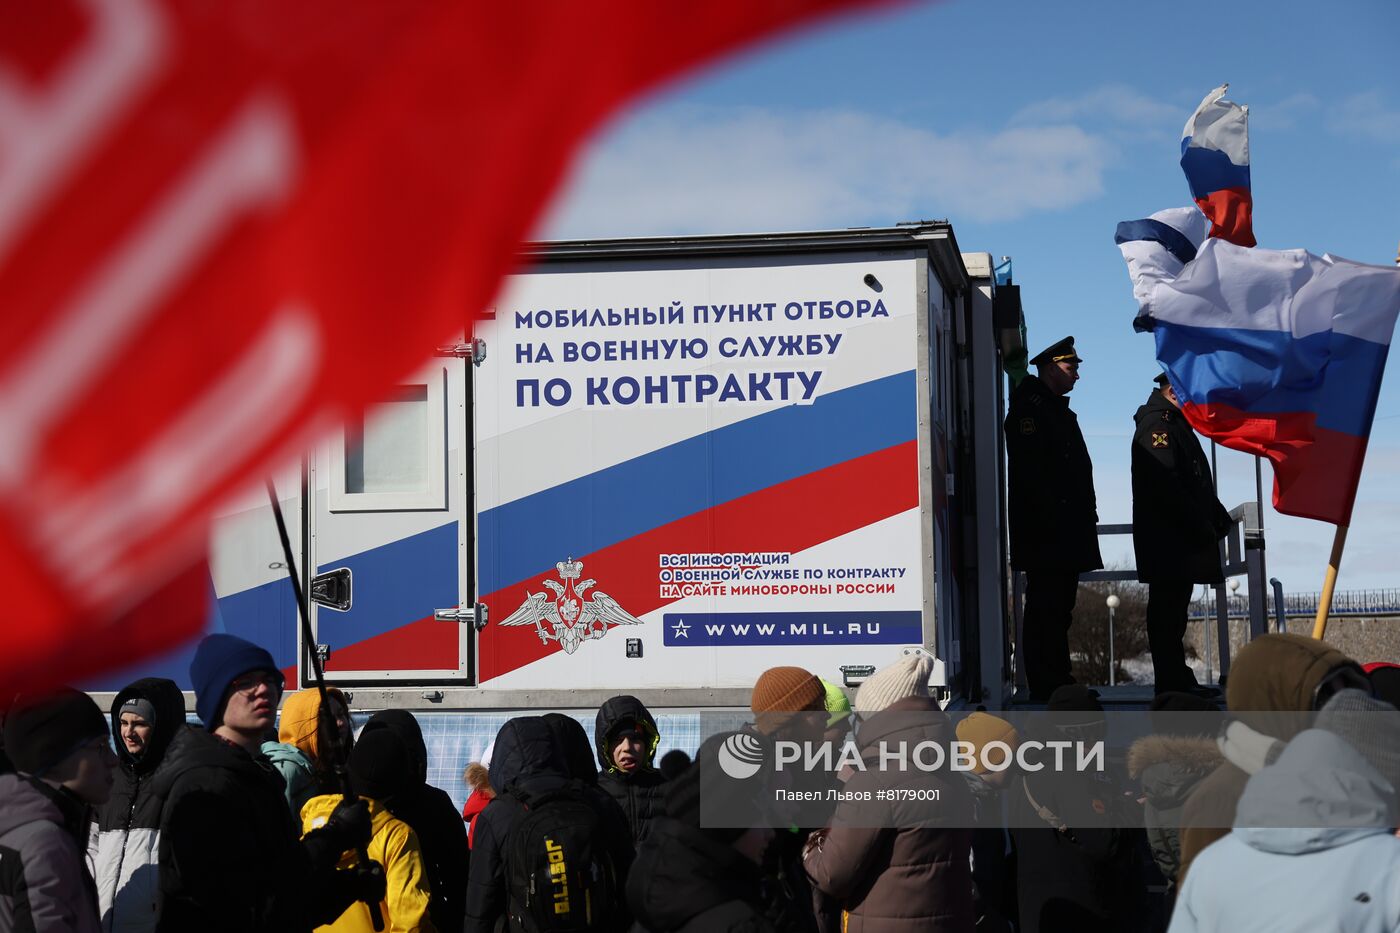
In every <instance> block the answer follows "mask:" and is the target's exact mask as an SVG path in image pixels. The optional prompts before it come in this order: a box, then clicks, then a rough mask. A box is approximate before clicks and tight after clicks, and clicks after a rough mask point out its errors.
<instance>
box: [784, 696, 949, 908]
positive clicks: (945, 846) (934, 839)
mask: <svg viewBox="0 0 1400 933" xmlns="http://www.w3.org/2000/svg"><path fill="white" fill-rule="evenodd" d="M953 739H954V734H953V725H952V723H951V722H950V721H949V720H948V717H947V715H946V714H944V713H943V711H942V710H941V709H940V708H939V706H938V704H937V703H936V702H935V701H934V700H932V699H930V698H928V697H917V696H915V697H906V698H905V699H902V700H898V701H897V702H895V703H893V704H892V705H890V706H889V707H887V708H886V709H885V710H884V711H882V712H880V713H877V714H875V715H874V716H872V717H871V718H870V719H868V720H867V721H866V722H865V723H864V725H862V727H861V729H860V732H859V735H858V745H859V749H860V754H861V758H862V759H863V760H864V761H865V762H866V766H867V767H866V769H865V770H863V771H857V772H856V773H855V774H854V775H852V777H851V778H850V780H848V781H847V782H846V787H845V789H846V790H847V791H849V792H850V793H852V794H856V795H867V799H877V800H878V799H879V798H878V797H876V796H875V795H876V794H877V793H879V792H880V791H883V790H898V789H909V790H929V789H935V788H936V789H937V790H938V791H939V792H940V795H941V796H940V800H939V802H938V803H937V804H935V805H930V804H929V803H928V802H926V801H925V802H918V801H897V802H895V803H891V804H886V803H878V804H873V805H872V804H871V803H866V802H855V803H853V802H850V801H842V802H841V803H840V804H838V805H837V808H836V813H835V815H834V816H833V818H832V824H831V829H830V830H829V831H828V832H827V834H826V838H825V839H824V840H823V841H822V842H821V844H820V845H819V846H817V847H814V848H812V849H810V850H809V851H808V854H807V856H806V859H805V865H806V868H807V874H808V875H810V876H811V878H812V883H813V884H814V885H815V886H816V887H817V888H819V889H820V890H822V891H823V892H825V893H826V894H828V895H830V896H831V897H833V898H834V899H835V900H837V901H838V902H839V903H840V904H841V906H842V907H843V908H844V909H845V910H846V911H847V912H848V914H849V917H848V918H847V924H846V930H847V931H848V933H916V931H917V933H954V931H957V933H961V931H971V930H972V926H973V920H974V918H973V912H972V866H971V861H970V859H969V856H970V854H971V851H972V830H971V829H967V828H962V827H956V826H954V825H939V824H940V822H941V821H940V819H939V815H940V813H942V814H945V815H950V814H961V815H963V816H966V815H967V814H969V813H971V812H972V799H971V794H970V792H969V791H968V788H967V782H966V781H964V780H963V779H962V778H961V777H959V776H958V775H955V774H952V773H951V772H944V773H932V774H930V773H928V772H925V771H921V770H918V769H913V768H911V769H909V770H905V771H901V770H898V769H896V768H889V769H885V768H882V767H881V766H880V763H879V754H880V753H879V750H878V749H879V746H880V745H881V743H883V744H884V745H885V746H887V747H897V746H899V745H901V744H903V745H904V747H906V748H912V747H913V746H915V745H917V744H919V743H921V742H933V743H935V744H937V745H939V746H940V747H943V748H947V747H948V746H949V743H950V742H952V741H953ZM950 822H955V821H950Z"/></svg>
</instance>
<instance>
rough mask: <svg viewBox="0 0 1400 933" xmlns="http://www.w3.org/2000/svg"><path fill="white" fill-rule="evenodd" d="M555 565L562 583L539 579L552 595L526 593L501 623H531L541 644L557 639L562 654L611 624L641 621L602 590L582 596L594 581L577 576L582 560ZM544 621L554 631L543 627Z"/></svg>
mask: <svg viewBox="0 0 1400 933" xmlns="http://www.w3.org/2000/svg"><path fill="white" fill-rule="evenodd" d="M554 566H555V568H556V569H557V570H558V571H559V579H560V580H562V581H563V583H562V584H561V583H555V582H554V581H553V580H542V581H540V582H542V583H543V584H544V585H545V586H547V587H549V588H550V589H551V590H553V591H554V598H553V599H550V598H549V595H548V594H546V593H529V592H527V593H526V594H525V602H524V603H523V604H521V606H520V608H519V609H517V610H515V611H514V612H513V613H511V614H510V616H509V617H507V618H506V619H505V620H504V621H502V622H501V623H500V624H501V625H533V626H534V627H535V634H536V635H538V636H540V643H541V644H544V645H547V644H549V643H550V642H551V641H557V642H559V647H561V648H563V649H564V653H565V654H573V653H574V652H575V651H577V650H578V646H579V645H581V644H583V643H584V642H585V641H588V640H590V639H593V638H602V637H603V636H604V635H606V634H608V626H610V625H641V624H642V620H641V619H639V618H637V617H636V616H634V615H632V614H631V613H630V612H628V611H627V610H626V609H623V608H622V607H621V606H619V605H618V604H617V600H615V599H613V598H612V597H611V596H609V595H608V594H607V593H604V592H603V591H602V590H594V592H593V598H592V599H584V598H583V594H584V593H586V592H587V591H588V590H589V589H590V588H591V587H592V586H593V585H594V584H595V583H596V582H597V581H596V580H580V579H579V577H580V576H581V575H582V574H583V561H581V560H574V559H573V558H572V557H570V558H569V559H568V560H566V561H561V562H560V563H557V564H555V565H554ZM546 622H548V623H549V625H550V628H552V629H553V631H550V629H549V628H546V627H545V623H546Z"/></svg>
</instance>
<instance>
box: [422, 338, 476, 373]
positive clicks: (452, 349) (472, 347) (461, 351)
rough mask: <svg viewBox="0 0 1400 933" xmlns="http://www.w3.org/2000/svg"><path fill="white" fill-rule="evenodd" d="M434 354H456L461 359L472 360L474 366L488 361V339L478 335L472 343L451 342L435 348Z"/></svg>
mask: <svg viewBox="0 0 1400 933" xmlns="http://www.w3.org/2000/svg"><path fill="white" fill-rule="evenodd" d="M433 355H434V356H455V357H456V358H457V359H459V360H470V361H471V364H472V365H473V366H480V365H481V364H482V363H484V362H486V341H485V340H482V339H481V338H480V337H477V338H476V339H475V340H473V341H472V342H471V343H450V344H447V345H446V346H441V347H437V348H436V349H434V350H433Z"/></svg>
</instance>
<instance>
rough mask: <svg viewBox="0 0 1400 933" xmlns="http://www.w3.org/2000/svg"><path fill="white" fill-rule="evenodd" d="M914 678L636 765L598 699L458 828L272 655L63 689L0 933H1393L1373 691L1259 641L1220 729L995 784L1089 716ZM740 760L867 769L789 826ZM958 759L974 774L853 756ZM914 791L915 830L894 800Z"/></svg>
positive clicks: (1096, 717) (895, 670) (922, 666)
mask: <svg viewBox="0 0 1400 933" xmlns="http://www.w3.org/2000/svg"><path fill="white" fill-rule="evenodd" d="M931 673H932V670H931V662H930V660H929V658H928V657H927V656H926V655H922V654H917V653H916V654H909V655H905V656H903V657H901V658H900V659H899V660H898V661H897V662H896V663H894V664H892V665H890V666H888V667H886V668H884V669H881V670H879V671H877V672H876V673H875V674H873V675H872V676H870V677H869V678H867V679H866V680H865V681H864V682H863V683H862V684H861V685H860V686H859V688H858V689H857V690H856V691H855V692H854V696H850V695H848V693H847V692H846V691H845V690H843V689H841V688H840V687H837V686H835V685H832V684H829V683H826V682H824V681H822V680H821V679H820V678H818V677H817V676H815V675H813V674H812V673H810V672H808V671H806V670H803V669H801V668H796V667H776V668H772V669H769V670H767V671H765V672H764V673H763V674H762V675H761V676H760V677H759V678H758V680H757V681H756V683H755V684H754V688H753V691H752V704H751V712H752V720H751V722H749V723H748V724H746V725H744V726H743V727H742V729H741V730H740V731H739V732H737V733H736V732H722V733H720V734H717V735H713V736H711V737H709V738H707V739H706V740H705V741H704V742H703V743H702V744H701V745H700V747H699V749H698V751H697V753H696V755H695V756H694V759H693V760H692V759H691V758H690V756H689V755H687V754H685V753H684V752H680V751H672V752H670V753H668V754H667V755H666V756H664V757H663V758H662V760H660V761H658V760H657V753H658V751H659V749H660V747H661V742H662V735H661V731H660V729H659V728H658V725H657V721H656V718H655V717H654V716H653V715H652V713H651V712H650V711H649V710H648V709H647V707H646V706H645V705H644V704H643V703H642V702H641V701H639V700H638V699H637V698H635V697H631V696H617V697H613V698H612V699H609V700H608V701H607V702H605V703H604V704H603V705H602V706H601V707H600V708H599V710H598V711H597V716H596V719H595V725H594V730H593V736H592V739H591V740H590V738H589V736H588V735H587V733H586V732H585V729H584V727H583V726H582V725H581V724H580V723H579V721H578V720H577V719H575V718H573V717H572V716H568V715H563V714H560V713H547V714H544V715H537V716H536V715H525V716H517V717H514V718H512V719H510V720H508V721H507V722H506V723H505V724H504V726H502V727H501V729H500V731H499V733H498V734H497V736H496V739H495V742H494V744H493V745H492V747H491V754H490V759H489V763H482V762H471V763H469V764H468V765H467V768H466V771H465V774H464V780H465V782H466V784H467V789H468V790H469V791H470V793H469V795H468V796H467V800H466V805H465V806H464V807H463V808H462V809H461V810H460V811H459V810H458V808H457V807H456V806H455V804H454V803H453V802H452V799H451V797H450V796H449V795H448V794H447V793H446V792H445V791H444V790H442V789H441V788H437V787H433V786H431V785H429V784H428V783H427V775H428V753H427V748H426V746H425V743H424V740H423V734H422V731H421V729H420V727H419V724H418V721H417V719H416V718H415V717H414V716H413V715H412V714H411V713H408V712H406V711H402V710H386V711H381V712H378V713H375V714H374V715H373V716H371V717H370V718H369V720H368V721H367V722H366V723H365V725H364V726H363V727H362V728H361V729H360V731H359V733H358V735H355V734H354V732H353V729H352V726H351V720H350V704H349V702H348V701H347V698H346V696H345V694H344V693H342V692H341V691H339V690H336V689H334V688H327V689H326V690H325V691H324V692H321V691H318V690H303V691H299V692H297V693H294V694H292V695H290V696H288V697H287V698H286V699H285V701H283V698H282V696H281V694H282V691H283V687H284V684H283V677H282V674H281V673H280V672H279V670H278V668H277V667H276V665H275V663H274V662H273V659H272V656H271V655H270V654H269V653H268V652H267V651H265V650H264V649H262V648H260V647H258V646H256V645H254V644H251V643H250V642H247V641H244V640H242V639H240V638H236V637H234V636H231V635H224V634H220V635H212V636H209V637H208V638H206V639H205V640H204V641H203V642H202V643H201V644H200V646H199V648H198V651H197V652H196V655H195V658H194V661H193V664H192V666H191V679H192V682H193V685H194V694H195V710H194V711H193V712H194V713H195V714H196V715H197V717H198V720H199V725H192V724H189V722H188V720H189V716H188V711H187V710H186V708H185V703H184V699H183V694H182V693H181V691H180V690H179V688H178V687H177V686H176V685H175V684H174V683H173V682H171V681H168V680H161V679H143V680H138V681H136V682H135V683H133V684H131V685H130V686H128V687H127V688H126V689H124V690H122V691H120V692H119V693H118V694H117V695H116V697H115V699H114V700H113V703H112V706H111V709H110V711H109V713H108V714H106V715H104V713H103V712H102V711H101V710H100V709H99V708H98V706H97V705H96V703H94V702H93V700H92V699H91V698H90V697H89V696H88V695H87V694H85V693H81V692H78V691H74V690H67V689H65V690H59V691H57V692H53V693H48V694H44V695H42V696H27V697H20V698H18V699H17V700H16V701H15V702H14V703H13V705H12V706H11V707H10V709H9V710H8V712H7V714H6V716H5V722H4V730H3V736H4V745H3V756H0V770H3V773H0V931H3V933H10V931H30V930H33V931H59V930H63V931H80V933H88V931H193V930H214V931H218V930H229V931H233V930H240V931H242V930H268V931H310V930H313V929H324V930H334V931H345V933H348V931H356V933H358V931H368V930H372V929H375V928H376V924H378V925H379V927H380V928H382V929H385V930H391V931H444V930H452V931H456V930H463V931H466V933H492V931H497V930H526V931H534V930H551V929H553V930H564V929H567V930H589V929H595V930H615V931H628V930H635V931H644V933H680V931H686V933H702V931H703V933H708V931H782V933H788V931H792V933H797V931H802V933H838V931H840V933H860V931H871V933H916V931H934V933H953V931H957V933H972V931H997V933H1011V931H1021V933H1059V931H1074V933H1083V931H1106V933H1107V931H1113V933H1124V931H1127V933H1132V931H1142V933H1148V931H1158V930H1169V931H1170V933H1194V931H1222V933H1223V931H1249V930H1260V931H1263V930H1270V931H1274V930H1302V929H1309V930H1311V929H1329V930H1343V931H1372V930H1377V931H1380V930H1397V929H1400V838H1397V835H1396V827H1397V824H1400V807H1397V788H1400V716H1394V715H1380V714H1384V713H1391V714H1393V713H1395V711H1396V710H1395V707H1394V706H1393V705H1391V702H1387V701H1393V700H1395V699H1396V694H1397V692H1400V691H1397V689H1396V688H1397V686H1398V684H1397V681H1400V668H1397V667H1395V666H1391V665H1384V666H1381V667H1380V668H1379V669H1376V670H1373V671H1370V672H1369V673H1368V671H1367V670H1364V669H1363V668H1362V667H1361V666H1359V665H1358V664H1356V663H1355V662H1354V661H1352V660H1351V659H1349V658H1347V657H1346V656H1344V655H1342V654H1341V653H1340V652H1338V651H1336V650H1335V649H1333V648H1330V647H1328V646H1327V645H1325V644H1323V643H1322V642H1319V641H1314V640H1313V639H1309V638H1304V637H1301V636H1294V635H1274V634H1271V635H1265V636H1262V637H1260V638H1257V639H1255V640H1254V641H1253V642H1251V643H1250V644H1249V645H1248V646H1247V647H1246V648H1245V649H1244V650H1242V651H1241V652H1240V654H1239V656H1238V658H1237V659H1236V661H1235V663H1234V666H1233V670H1232V675H1231V678H1230V680H1229V684H1228V688H1227V689H1228V695H1227V699H1228V701H1229V708H1230V709H1231V710H1232V714H1231V716H1230V717H1228V718H1227V717H1226V716H1225V714H1224V713H1222V712H1221V711H1220V710H1219V708H1218V707H1217V706H1216V704H1215V703H1214V702H1213V701H1212V700H1210V699H1209V698H1204V697H1201V696H1199V695H1197V694H1195V693H1191V692H1167V693H1162V694H1159V695H1158V696H1157V697H1156V699H1155V700H1154V701H1153V704H1152V709H1153V712H1152V715H1153V716H1154V717H1157V718H1154V720H1153V726H1154V728H1153V730H1152V733H1151V734H1149V735H1146V736H1144V737H1141V738H1138V739H1137V740H1136V741H1135V742H1134V743H1133V744H1132V746H1131V748H1130V749H1128V753H1127V755H1126V762H1125V770H1124V771H1123V773H1122V774H1121V775H1119V774H1116V773H1113V772H1112V770H1111V769H1110V771H1109V772H1107V773H1096V774H1093V775H1091V776H1086V775H1085V774H1083V773H1079V772H1075V771H1070V770H1067V769H1066V770H1057V769H1043V770H1039V771H1035V770H1031V769H1024V768H1020V767H1018V766H1017V764H1016V761H1015V757H1014V751H1015V749H1017V748H1018V746H1019V745H1020V744H1021V743H1022V742H1023V741H1024V740H1025V738H1026V737H1025V736H1023V735H1021V734H1020V733H1021V731H1024V730H1031V731H1034V730H1037V729H1041V728H1045V729H1065V728H1069V729H1070V730H1071V731H1072V732H1073V733H1074V734H1076V735H1079V736H1090V737H1092V736H1099V737H1102V736H1103V734H1104V731H1105V715H1104V711H1103V707H1102V705H1101V704H1100V702H1099V699H1098V697H1097V695H1096V694H1095V692H1094V691H1092V690H1090V689H1087V688H1085V687H1083V686H1080V685H1077V684H1067V685H1061V686H1060V687H1058V688H1057V689H1056V690H1055V691H1054V692H1053V693H1052V695H1051V696H1050V698H1049V702H1048V705H1047V710H1048V714H1053V715H1054V716H1055V717H1056V719H1055V725H1053V726H1052V725H1044V726H1041V725H1038V724H1037V722H1038V721H1037V720H1032V721H1031V724H1029V725H1024V726H1023V727H1022V730H1018V729H1017V728H1016V727H1015V726H1013V725H1012V723H1011V722H1009V721H1008V720H1007V719H1003V718H1001V717H998V716H996V715H994V714H992V713H989V712H986V711H976V712H971V713H970V714H966V715H959V716H958V717H957V721H956V723H955V721H954V718H953V717H950V716H949V715H948V714H947V713H945V712H944V711H943V709H942V708H941V707H940V704H939V703H938V702H937V700H936V698H935V697H934V696H933V695H932V694H931V692H930V687H929V680H930V675H931ZM279 705H280V707H281V716H280V722H279V721H278V709H279ZM1188 712H1189V713H1193V714H1195V715H1194V716H1193V717H1191V719H1190V720H1189V721H1190V722H1191V723H1192V724H1193V725H1192V727H1191V728H1190V729H1187V730H1185V731H1186V732H1189V733H1190V734H1182V733H1183V730H1182V729H1181V728H1180V727H1179V723H1181V722H1182V720H1181V719H1180V718H1173V716H1174V715H1175V714H1180V713H1188ZM1065 723H1069V725H1068V726H1066V725H1065ZM736 739H742V740H744V741H745V742H749V743H750V744H751V745H752V746H753V747H760V748H772V747H775V743H777V742H779V741H782V740H789V741H797V742H808V743H822V742H825V743H837V744H845V743H848V742H849V743H851V744H852V745H853V746H854V748H855V753H856V754H857V755H858V756H860V758H861V760H862V761H864V762H866V763H867V764H869V765H870V767H862V768H850V767H846V768H844V769H842V770H841V771H840V772H839V773H833V774H831V775H829V776H828V778H829V781H830V783H831V786H833V787H838V786H839V787H840V788H841V789H842V791H843V793H841V794H836V795H832V802H831V803H830V804H829V805H827V806H825V807H824V808H823V809H822V810H821V811H820V813H816V814H814V815H813V818H812V819H811V820H810V822H812V823H813V824H814V825H811V826H805V827H804V826H795V825H789V824H788V823H787V822H785V821H783V820H782V819H780V818H775V816H774V812H773V811H772V810H771V809H770V807H769V805H768V803H767V801H769V800H771V799H773V791H774V789H775V787H777V786H778V785H780V784H781V782H782V781H783V780H784V779H785V778H784V775H783V773H782V772H779V771H764V772H762V774H763V776H762V777H761V778H753V779H752V780H749V778H750V777H752V776H751V775H745V776H744V779H742V780H741V779H740V778H738V777H735V776H733V775H732V774H731V772H730V769H729V768H727V767H726V766H725V765H724V761H725V758H724V756H725V754H726V753H727V751H726V750H727V749H729V748H732V747H733V746H734V741H735V740H736ZM953 740H957V741H960V742H964V743H967V747H968V748H970V749H971V754H972V758H971V761H972V766H971V767H970V768H963V769H953V768H946V769H937V770H934V771H931V772H930V771H921V770H917V771H911V770H899V769H891V768H887V767H883V766H881V764H882V762H880V761H879V760H878V757H879V754H880V753H879V752H877V748H883V747H884V746H885V745H887V744H889V743H892V742H912V743H921V742H932V743H938V744H946V743H948V742H950V741H953ZM114 749H115V751H114ZM788 773H789V774H791V772H788ZM808 776H809V777H810V775H808ZM755 782H756V783H755ZM929 789H937V790H938V791H939V794H940V801H941V806H940V807H938V808H935V809H932V810H930V809H929V808H923V809H920V808H918V807H917V806H916V804H915V803H913V802H912V801H913V800H914V799H915V798H916V797H917V795H916V794H900V793H898V792H899V791H913V790H921V791H927V790H929ZM891 791H893V792H895V793H885V792H891ZM865 792H870V793H869V795H868V796H867V795H866V793H865ZM877 794H878V797H877V798H876V799H881V798H884V799H890V800H891V801H892V802H890V803H888V804H885V805H882V806H881V808H880V809H879V812H878V819H872V818H871V811H870V809H869V805H868V804H862V803H861V802H860V801H861V800H862V799H866V800H868V799H871V797H872V796H875V795H877ZM1127 810H1133V811H1134V812H1133V813H1131V814H1128V813H1126V812H1125V811H1127ZM803 812H804V813H812V812H813V811H810V810H808V811H803ZM716 813H718V814H720V817H719V818H716V816H715V815H716Z"/></svg>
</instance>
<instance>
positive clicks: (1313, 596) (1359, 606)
mask: <svg viewBox="0 0 1400 933" xmlns="http://www.w3.org/2000/svg"><path fill="white" fill-rule="evenodd" d="M1321 601H1322V593H1320V592H1318V593H1288V594H1286V595H1285V596H1284V597H1283V611H1284V614H1285V615H1286V616H1288V617H1289V618H1294V617H1306V618H1312V617H1314V616H1316V615H1317V607H1318V603H1320V602H1321ZM1228 605H1229V615H1230V618H1232V619H1243V618H1248V617H1249V597H1248V596H1247V595H1240V594H1235V595H1232V596H1230V597H1228ZM1215 611H1216V609H1215V593H1214V591H1211V593H1210V596H1209V597H1208V598H1206V599H1204V600H1202V599H1200V598H1197V599H1196V600H1194V601H1193V602H1192V603H1191V616H1190V617H1191V618H1192V619H1204V618H1206V617H1208V616H1213V615H1215ZM1277 613H1278V606H1277V605H1275V600H1274V599H1273V598H1270V599H1269V614H1270V615H1271V616H1273V615H1277ZM1331 615H1333V616H1400V589H1386V590H1343V591H1341V592H1337V593H1333V594H1332V612H1331Z"/></svg>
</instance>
